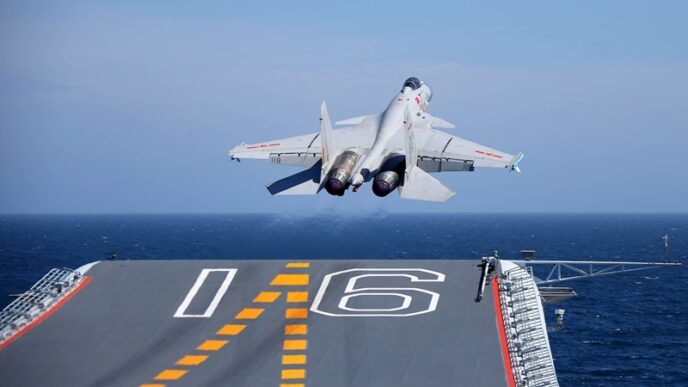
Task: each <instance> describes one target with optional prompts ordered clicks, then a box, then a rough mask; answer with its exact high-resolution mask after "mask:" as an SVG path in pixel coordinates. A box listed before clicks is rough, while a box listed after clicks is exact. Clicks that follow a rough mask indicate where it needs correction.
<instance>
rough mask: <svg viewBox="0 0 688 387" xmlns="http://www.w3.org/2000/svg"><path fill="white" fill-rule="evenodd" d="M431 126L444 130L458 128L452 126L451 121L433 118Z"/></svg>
mask: <svg viewBox="0 0 688 387" xmlns="http://www.w3.org/2000/svg"><path fill="white" fill-rule="evenodd" d="M430 126H432V127H433V128H444V129H454V128H456V125H454V124H452V123H451V122H449V121H445V120H443V119H441V118H439V117H432V122H430Z"/></svg>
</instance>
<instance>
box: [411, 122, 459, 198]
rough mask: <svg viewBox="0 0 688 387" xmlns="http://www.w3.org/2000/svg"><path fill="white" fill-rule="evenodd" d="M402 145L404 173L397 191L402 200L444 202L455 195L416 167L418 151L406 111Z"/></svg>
mask: <svg viewBox="0 0 688 387" xmlns="http://www.w3.org/2000/svg"><path fill="white" fill-rule="evenodd" d="M404 144H405V146H406V172H405V175H404V185H403V186H402V187H400V189H399V190H400V192H401V197H402V199H412V200H425V201H431V202H445V201H447V200H448V199H449V198H451V197H452V196H454V195H455V193H454V192H453V191H452V190H450V189H449V188H447V187H446V186H445V185H444V184H442V183H440V181H439V180H437V179H435V178H434V177H432V176H430V174H428V173H427V172H425V171H424V170H422V169H420V168H419V167H418V166H417V165H416V164H418V149H417V148H416V141H415V137H414V135H413V126H412V121H411V115H410V113H409V111H408V109H406V111H405V112H404Z"/></svg>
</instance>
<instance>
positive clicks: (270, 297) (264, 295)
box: [253, 292, 282, 303]
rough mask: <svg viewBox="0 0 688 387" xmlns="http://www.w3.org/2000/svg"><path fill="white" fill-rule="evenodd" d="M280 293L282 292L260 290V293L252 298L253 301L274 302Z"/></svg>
mask: <svg viewBox="0 0 688 387" xmlns="http://www.w3.org/2000/svg"><path fill="white" fill-rule="evenodd" d="M280 294H282V292H260V294H259V295H257V296H256V298H254V299H253V302H264V303H268V302H274V301H275V300H276V299H278V298H279V296H280Z"/></svg>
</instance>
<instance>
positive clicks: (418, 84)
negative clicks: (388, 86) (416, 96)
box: [401, 77, 423, 90]
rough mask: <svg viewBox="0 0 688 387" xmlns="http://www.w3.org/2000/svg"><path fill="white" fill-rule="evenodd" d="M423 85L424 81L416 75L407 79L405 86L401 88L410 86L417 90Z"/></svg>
mask: <svg viewBox="0 0 688 387" xmlns="http://www.w3.org/2000/svg"><path fill="white" fill-rule="evenodd" d="M422 85H423V82H421V81H420V79H418V78H416V77H411V78H409V79H407V80H405V81H404V86H402V87H401V90H404V88H405V87H410V88H411V90H416V89H418V88H419V87H421V86H422Z"/></svg>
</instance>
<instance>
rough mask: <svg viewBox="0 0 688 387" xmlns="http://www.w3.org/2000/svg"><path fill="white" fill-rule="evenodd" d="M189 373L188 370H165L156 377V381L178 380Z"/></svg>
mask: <svg viewBox="0 0 688 387" xmlns="http://www.w3.org/2000/svg"><path fill="white" fill-rule="evenodd" d="M187 372H188V371H187V370H164V371H162V372H161V373H159V374H158V376H156V377H155V380H177V379H179V378H181V377H182V376H184V374H185V373H187Z"/></svg>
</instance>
